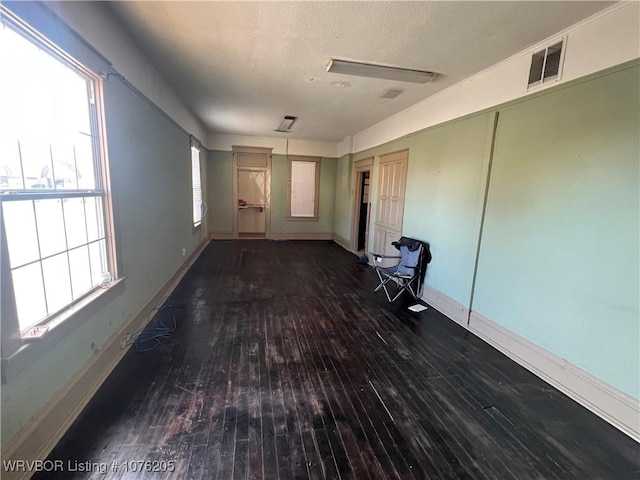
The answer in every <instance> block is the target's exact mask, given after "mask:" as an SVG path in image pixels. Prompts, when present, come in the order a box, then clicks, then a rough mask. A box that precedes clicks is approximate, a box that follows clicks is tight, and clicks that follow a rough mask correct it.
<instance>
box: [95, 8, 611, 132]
mask: <svg viewBox="0 0 640 480" xmlns="http://www.w3.org/2000/svg"><path fill="white" fill-rule="evenodd" d="M610 4H611V3H610V2H598V1H596V2H581V1H567V2H561V1H544V2H530V1H514V2H510V1H499V2H486V1H478V2H457V1H456V2H453V1H452V2H431V1H422V2H400V1H388V2H313V1H311V2H309V1H300V2H181V1H180V2H179V1H175V2H172V1H169V2H166V1H163V2H148V1H141V2H138V1H126V2H109V3H108V4H107V8H108V9H109V10H110V11H111V12H113V13H114V14H115V17H116V18H117V19H118V20H119V21H120V22H121V23H122V25H123V27H124V29H125V30H127V31H128V32H129V33H130V35H131V36H132V37H133V39H134V40H135V41H136V42H137V43H138V45H139V46H140V48H141V50H142V51H143V52H144V53H145V54H146V55H147V56H148V58H149V59H150V60H151V62H152V63H153V64H154V65H155V66H156V68H157V69H158V71H159V72H160V73H161V74H162V75H163V76H164V77H165V78H166V80H167V81H168V83H169V84H170V85H171V86H172V87H173V89H174V90H175V91H176V92H177V93H178V95H179V96H180V97H181V98H182V99H183V100H184V102H185V103H186V105H187V106H188V107H189V108H190V109H191V110H192V111H193V112H194V113H195V114H196V115H197V116H198V117H199V118H200V119H201V120H202V122H203V123H204V125H205V126H206V127H207V129H208V130H209V131H211V132H217V133H231V134H240V135H256V136H277V135H288V136H289V137H290V138H299V139H306V140H324V141H339V140H341V139H342V138H343V137H345V136H348V135H351V134H354V133H357V132H359V131H362V130H364V129H365V128H367V127H369V126H371V125H373V124H375V123H377V122H379V121H380V120H382V119H384V118H386V117H388V116H390V115H393V114H394V113H396V112H399V111H400V110H403V109H404V108H406V107H408V106H410V105H412V104H414V103H416V102H418V101H420V100H422V99H424V98H426V97H428V96H430V95H433V94H434V93H436V92H438V91H439V90H442V89H443V88H446V87H448V86H449V85H452V84H453V83H456V82H458V81H460V80H462V79H464V78H466V77H469V76H471V75H473V74H474V73H477V72H479V71H481V70H483V69H485V68H487V67H489V66H491V65H493V64H495V63H497V62H499V61H501V60H503V59H505V58H507V57H509V56H511V55H513V54H515V53H517V52H519V51H521V50H523V49H525V48H527V47H528V46H531V45H533V44H535V43H537V42H539V41H540V40H543V39H544V38H546V37H547V36H550V35H553V34H554V33H556V32H558V31H560V30H562V29H563V28H565V27H567V26H570V25H572V24H574V23H576V22H578V21H580V20H581V19H583V18H586V17H588V16H590V15H592V14H594V13H596V12H597V11H599V10H602V9H604V8H606V7H608V6H609V5H610ZM331 57H334V58H341V59H348V60H355V61H360V62H372V63H381V64H387V65H395V66H402V67H406V68H412V69H426V70H431V71H434V72H437V73H438V77H437V78H436V80H434V81H433V82H431V83H427V84H413V83H403V82H395V81H390V80H380V79H374V78H364V77H353V76H347V75H340V74H334V73H328V72H326V69H325V65H326V63H327V61H328V60H329V59H330V58H331ZM336 82H337V83H342V82H348V85H349V86H347V87H342V88H340V87H338V86H336V85H335V83H336ZM389 88H403V89H404V90H405V91H404V92H403V93H402V94H401V95H399V96H398V97H397V98H395V99H382V98H379V97H380V96H381V95H382V94H383V93H384V92H385V91H386V90H388V89H389ZM284 115H295V116H297V117H299V119H298V121H297V122H296V123H295V125H294V126H293V128H292V131H291V133H289V134H278V133H276V132H274V131H273V130H275V129H276V128H277V127H278V125H279V123H280V120H281V119H282V117H283V116H284Z"/></svg>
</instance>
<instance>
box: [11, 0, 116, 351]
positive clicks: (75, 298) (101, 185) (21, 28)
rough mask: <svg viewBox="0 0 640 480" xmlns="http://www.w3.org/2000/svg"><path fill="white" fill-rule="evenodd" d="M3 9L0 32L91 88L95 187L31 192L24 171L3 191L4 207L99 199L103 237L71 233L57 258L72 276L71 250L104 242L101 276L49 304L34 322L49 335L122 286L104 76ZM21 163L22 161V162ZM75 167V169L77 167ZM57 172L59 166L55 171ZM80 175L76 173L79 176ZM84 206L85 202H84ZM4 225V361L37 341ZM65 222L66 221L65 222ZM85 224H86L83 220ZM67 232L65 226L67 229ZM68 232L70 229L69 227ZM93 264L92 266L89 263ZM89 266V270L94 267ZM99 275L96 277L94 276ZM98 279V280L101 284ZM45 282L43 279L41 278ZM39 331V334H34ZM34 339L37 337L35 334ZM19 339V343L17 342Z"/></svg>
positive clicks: (89, 92)
mask: <svg viewBox="0 0 640 480" xmlns="http://www.w3.org/2000/svg"><path fill="white" fill-rule="evenodd" d="M0 8H2V21H0V28H9V29H11V30H13V31H14V32H16V33H17V34H18V35H20V36H22V37H23V38H24V39H25V41H28V42H31V43H32V44H33V45H35V46H36V47H38V48H39V49H40V50H41V51H43V52H44V53H46V54H48V55H50V56H51V57H53V58H54V59H55V60H57V61H59V62H60V63H62V64H63V65H65V66H66V67H67V68H69V69H71V70H74V71H75V72H76V73H77V74H79V75H80V76H82V77H83V78H84V79H85V80H86V82H87V85H88V89H87V99H88V103H89V108H90V125H91V126H90V130H91V131H90V137H91V149H92V156H93V169H94V178H95V185H94V187H93V188H90V189H86V188H79V185H76V187H78V188H75V189H59V188H57V187H56V184H57V181H56V179H55V178H54V185H53V187H51V186H49V187H45V188H38V189H37V190H34V189H32V188H27V187H28V186H27V184H26V182H25V181H24V173H21V178H22V179H23V182H22V188H14V187H12V188H11V190H9V189H8V188H5V189H4V190H3V191H2V192H1V193H0V206H3V205H5V204H6V203H5V202H20V201H22V202H31V204H32V205H33V206H34V208H36V207H35V206H36V202H38V201H42V200H51V199H60V200H61V205H63V204H64V202H65V201H66V200H67V199H78V198H82V199H90V198H99V199H100V200H101V201H100V202H99V203H100V204H101V207H102V208H101V210H99V211H98V213H99V216H101V221H100V222H99V231H100V233H99V238H98V240H95V239H94V240H90V238H89V235H87V238H86V241H85V242H84V243H80V244H74V245H70V243H69V240H68V238H67V234H66V233H65V249H64V250H61V252H58V253H56V254H55V255H60V254H66V258H67V265H68V268H69V274H70V275H72V274H71V270H72V269H71V266H70V263H69V262H70V261H69V252H71V251H73V250H75V249H77V248H82V247H87V248H90V245H91V244H94V243H96V242H97V241H104V245H105V248H104V250H101V251H100V258H102V259H103V264H102V267H101V270H103V271H102V272H99V274H98V272H91V276H92V278H91V281H90V285H91V286H90V287H89V288H87V289H86V290H85V291H82V292H80V291H78V292H74V288H73V286H72V287H71V295H72V300H71V301H70V302H69V303H66V304H65V305H64V306H60V307H58V308H56V309H49V306H48V305H47V306H46V312H47V313H46V316H45V317H44V318H41V319H38V320H36V321H34V323H33V327H38V329H36V330H40V331H41V332H46V331H47V330H48V329H49V328H56V327H57V326H58V325H60V324H61V323H63V322H66V321H67V320H68V319H70V318H76V317H77V315H78V314H79V312H81V311H82V310H83V309H84V308H85V307H86V306H88V305H89V304H91V303H93V301H94V300H96V299H97V298H98V297H101V296H103V295H104V293H106V292H107V291H109V290H111V289H112V287H114V286H116V285H119V284H121V280H122V279H120V278H119V274H118V266H117V261H116V252H115V242H114V235H113V231H114V230H113V209H112V204H111V196H110V189H109V168H108V162H107V153H106V152H107V149H106V135H105V127H104V111H103V83H102V78H101V76H99V75H97V74H96V73H94V72H93V71H91V70H89V69H88V68H86V67H85V66H84V65H82V64H80V63H79V62H77V61H75V60H74V59H73V58H72V57H70V56H69V55H68V54H67V53H66V52H64V51H62V50H60V49H59V48H58V47H56V46H55V45H54V44H52V43H51V42H50V41H48V40H47V39H45V38H44V37H42V36H41V35H40V34H39V33H38V32H36V31H35V30H34V29H33V28H31V27H30V26H29V25H27V24H26V23H24V22H23V21H22V20H20V19H19V18H18V17H16V16H15V15H14V14H13V13H12V12H10V11H9V10H7V9H5V8H4V7H2V6H0ZM42 79H43V81H46V72H45V73H44V74H43V76H42ZM21 162H22V160H21ZM75 168H77V167H75ZM54 169H55V167H54ZM76 176H77V174H76ZM84 203H85V202H83V204H84ZM64 211H65V210H64V208H62V212H63V219H64ZM86 214H87V213H86V207H85V215H86ZM0 221H1V222H2V225H0V226H1V227H2V237H3V238H2V240H3V242H2V246H1V248H2V256H3V262H2V272H1V274H2V317H3V318H2V328H3V335H2V340H3V351H2V357H3V358H8V357H9V355H11V353H12V352H15V351H17V350H18V348H19V347H20V344H21V342H20V341H19V340H20V337H21V338H22V339H33V337H30V335H32V334H34V331H33V330H34V329H32V327H29V328H20V322H19V320H18V312H17V307H16V296H15V295H13V293H14V284H13V280H12V275H13V274H12V271H13V270H16V269H18V268H20V267H21V266H23V265H16V266H11V265H9V250H8V246H7V244H6V242H5V241H4V240H5V234H6V231H5V228H4V227H5V223H6V222H5V218H4V215H2V218H1V219H0ZM35 221H36V228H37V224H38V219H37V217H36V220H35ZM63 221H64V220H63ZM85 221H86V220H85ZM63 229H65V227H64V226H63ZM65 231H66V229H65ZM47 258H50V257H47V256H46V255H43V254H42V253H41V252H40V249H39V253H38V258H37V259H36V260H35V261H33V262H27V263H26V264H25V265H30V264H38V263H39V264H40V266H42V263H43V261H44V260H46V259H47ZM89 265H91V263H89ZM90 268H91V267H90ZM93 273H96V275H93ZM98 278H99V280H98ZM43 282H44V280H43ZM43 288H44V290H45V301H46V286H44V287H43ZM36 333H37V332H36ZM9 336H10V337H11V339H10V340H11V341H7V340H8V337H9ZM35 338H38V337H37V336H36V337H35ZM16 340H18V341H16ZM7 344H12V346H11V347H10V348H8V349H5V348H4V346H5V345H7Z"/></svg>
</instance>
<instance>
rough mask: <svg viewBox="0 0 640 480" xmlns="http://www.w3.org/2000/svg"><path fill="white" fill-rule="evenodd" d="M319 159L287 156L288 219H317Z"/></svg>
mask: <svg viewBox="0 0 640 480" xmlns="http://www.w3.org/2000/svg"><path fill="white" fill-rule="evenodd" d="M319 192H320V159H319V158H317V157H291V156H290V157H289V219H290V220H292V219H293V220H312V221H313V220H317V219H318V205H319V198H318V197H319Z"/></svg>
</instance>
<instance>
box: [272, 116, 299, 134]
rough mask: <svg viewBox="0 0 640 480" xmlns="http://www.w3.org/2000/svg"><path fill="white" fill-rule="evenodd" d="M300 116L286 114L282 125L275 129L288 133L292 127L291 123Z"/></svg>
mask: <svg viewBox="0 0 640 480" xmlns="http://www.w3.org/2000/svg"><path fill="white" fill-rule="evenodd" d="M297 119H298V117H293V116H291V115H285V116H284V118H283V119H282V121H281V122H280V126H279V127H278V128H277V129H276V130H275V131H276V132H283V133H288V132H289V130H290V129H291V125H293V122H295V121H296V120H297Z"/></svg>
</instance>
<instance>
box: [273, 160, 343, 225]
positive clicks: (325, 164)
mask: <svg viewBox="0 0 640 480" xmlns="http://www.w3.org/2000/svg"><path fill="white" fill-rule="evenodd" d="M336 164H337V160H336V159H335V158H323V159H322V160H321V161H320V208H319V219H318V221H317V222H297V221H296V222H291V221H288V220H287V218H286V217H287V179H288V165H287V157H286V156H285V155H273V158H272V160H271V232H272V233H332V232H333V211H334V204H335V178H336Z"/></svg>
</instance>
